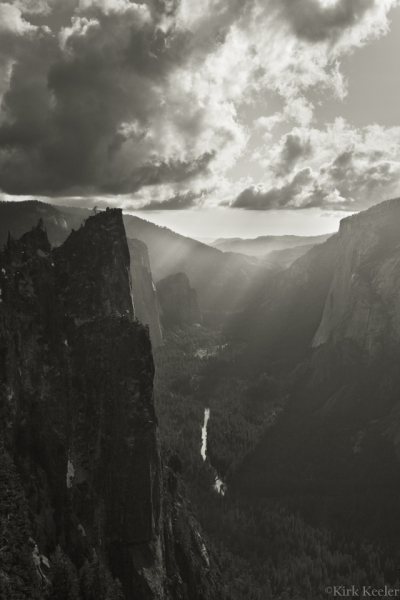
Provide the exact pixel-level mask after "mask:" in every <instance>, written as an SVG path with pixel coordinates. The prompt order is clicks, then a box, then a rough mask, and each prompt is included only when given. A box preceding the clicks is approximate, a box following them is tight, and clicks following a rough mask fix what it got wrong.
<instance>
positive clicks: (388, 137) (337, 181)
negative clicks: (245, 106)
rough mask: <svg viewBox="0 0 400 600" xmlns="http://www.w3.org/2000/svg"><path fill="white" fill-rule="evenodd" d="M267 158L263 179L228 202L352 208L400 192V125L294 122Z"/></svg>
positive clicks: (266, 206)
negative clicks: (302, 125)
mask: <svg viewBox="0 0 400 600" xmlns="http://www.w3.org/2000/svg"><path fill="white" fill-rule="evenodd" d="M266 151H267V152H268V156H267V158H266V159H265V162H264V165H265V167H266V179H267V183H263V184H260V185H258V186H254V185H253V186H249V187H247V188H246V189H244V190H243V191H242V192H241V193H240V194H239V195H238V196H237V197H236V199H235V200H234V201H232V202H231V204H230V206H231V207H233V208H245V209H248V210H272V209H274V210H275V209H283V208H292V209H300V208H312V207H320V208H324V209H332V210H349V211H356V210H360V209H362V208H365V207H366V206H370V205H371V204H375V203H377V202H379V201H381V200H384V199H386V198H388V197H390V196H396V195H398V194H399V193H400V127H392V128H388V129H385V128H384V127H380V126H379V125H372V126H369V127H365V128H362V129H356V128H352V127H351V126H350V125H349V124H348V123H347V122H346V121H344V120H343V119H336V121H335V122H334V123H332V124H329V125H327V126H326V128H325V129H324V130H318V129H313V128H294V129H293V130H292V131H291V132H290V133H288V134H287V135H285V136H283V137H282V139H281V140H280V141H279V142H278V143H277V144H276V145H275V147H273V148H272V149H271V150H270V149H267V150H266Z"/></svg>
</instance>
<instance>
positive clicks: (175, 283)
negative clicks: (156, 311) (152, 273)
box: [156, 273, 201, 327]
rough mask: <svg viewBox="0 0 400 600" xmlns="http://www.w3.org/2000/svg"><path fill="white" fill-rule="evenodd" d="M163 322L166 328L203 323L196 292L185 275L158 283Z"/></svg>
mask: <svg viewBox="0 0 400 600" xmlns="http://www.w3.org/2000/svg"><path fill="white" fill-rule="evenodd" d="M156 288H157V297H158V301H159V304H160V315H161V321H162V323H163V325H164V326H165V327H170V326H172V325H194V324H196V323H201V312H200V308H199V305H198V302H197V293H196V290H194V289H193V288H191V287H190V283H189V279H188V277H187V275H185V273H176V274H175V275H170V276H169V277H166V278H165V279H162V280H161V281H159V282H158V283H157V286H156Z"/></svg>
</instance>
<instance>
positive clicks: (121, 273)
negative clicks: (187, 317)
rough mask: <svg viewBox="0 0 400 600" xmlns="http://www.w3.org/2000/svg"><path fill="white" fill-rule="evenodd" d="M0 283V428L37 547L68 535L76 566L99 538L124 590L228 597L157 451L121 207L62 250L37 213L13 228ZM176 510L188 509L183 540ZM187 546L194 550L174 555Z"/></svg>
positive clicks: (65, 543)
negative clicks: (17, 235) (18, 230)
mask: <svg viewBox="0 0 400 600" xmlns="http://www.w3.org/2000/svg"><path fill="white" fill-rule="evenodd" d="M0 289H1V296H0V302H1V305H0V306H1V310H0V358H1V360H0V427H1V429H0V436H1V441H2V442H3V443H4V445H5V448H6V450H7V451H8V452H9V453H10V454H11V455H12V457H13V458H14V461H15V464H16V465H17V468H18V472H19V473H20V476H21V481H22V483H23V487H24V490H25V495H26V498H27V499H28V504H29V511H30V514H31V521H32V533H33V535H34V539H35V542H36V544H37V546H38V548H39V550H38V552H40V554H43V555H46V556H49V555H50V554H51V552H52V551H53V550H54V549H55V547H56V545H57V544H60V545H61V546H62V547H63V548H64V549H65V551H66V552H67V554H68V555H69V556H70V557H71V559H72V560H73V562H74V564H75V565H76V566H77V567H78V568H79V567H81V566H82V564H83V563H84V561H85V559H87V558H90V557H91V556H92V555H93V549H94V550H95V553H96V556H97V557H99V558H100V559H101V561H102V562H103V563H104V564H106V565H108V567H109V568H110V569H111V572H112V574H113V576H114V577H118V578H119V579H120V580H121V582H122V584H123V589H124V592H125V596H126V598H127V600H131V599H133V598H141V599H142V600H150V599H159V600H162V599H167V598H182V599H183V600H184V599H188V598H189V595H188V593H189V592H188V590H189V589H190V586H191V585H192V584H191V582H192V581H193V580H196V581H197V583H198V584H199V587H198V590H197V596H196V595H192V596H190V598H199V599H200V598H201V599H210V600H211V598H215V597H219V596H218V594H219V592H218V586H217V583H216V575H215V573H216V572H215V569H214V567H213V565H212V564H211V563H210V561H209V562H208V563H207V560H206V559H205V558H204V557H203V558H202V553H201V551H200V554H199V555H198V557H197V558H196V552H197V551H198V544H200V547H201V544H203V541H202V537H201V533H200V531H199V530H198V528H196V525H195V523H194V520H193V522H192V521H191V517H190V515H189V511H188V509H187V507H186V504H185V502H186V501H185V500H184V499H183V497H182V495H181V494H180V492H179V489H178V486H177V484H176V485H173V484H171V485H172V487H171V489H170V490H168V484H167V481H168V477H169V475H168V473H170V472H171V469H168V467H164V468H163V466H162V463H161V459H160V452H159V446H158V437H157V419H156V415H155V411H154V405H153V375H154V365H153V359H152V354H151V345H150V340H149V335H148V331H147V329H146V328H145V327H144V326H143V325H142V324H141V323H140V322H139V321H138V320H137V319H136V318H135V317H134V313H133V306H132V298H131V286H130V263H129V249H128V244H127V240H126V237H125V232H124V226H123V222H122V213H121V211H119V210H107V211H106V212H104V213H100V214H98V215H97V216H93V217H91V218H89V219H87V221H86V222H85V224H84V225H83V226H82V227H81V228H80V229H79V230H78V231H75V232H73V233H72V234H71V235H70V236H69V237H68V239H67V241H66V242H65V243H64V244H63V245H62V246H61V247H59V248H57V249H55V250H52V249H51V246H50V243H49V241H48V238H47V235H46V232H45V230H44V227H43V223H42V222H40V223H39V225H38V226H37V227H36V228H34V229H33V230H32V231H30V232H28V233H26V234H24V235H23V236H22V238H21V239H20V240H18V241H15V240H13V239H12V238H9V239H8V242H7V245H6V248H5V249H4V251H3V252H2V253H1V254H0ZM171 477H172V475H171ZM182 511H183V514H181V516H179V517H177V516H176V515H179V514H180V513H182ZM177 518H179V519H180V520H182V519H183V521H185V519H186V521H187V522H188V523H189V524H188V526H187V527H188V532H189V533H188V534H187V535H186V536H185V537H184V539H182V541H179V539H177V538H176V525H174V519H175V520H176V519H177ZM174 532H175V533H174ZM188 536H189V537H188ZM190 539H192V540H196V539H197V540H198V541H197V545H196V544H195V543H194V542H190ZM185 540H186V541H185ZM199 540H201V543H200V541H199ZM185 544H186V546H185ZM186 549H187V551H188V553H189V554H191V555H193V556H194V557H195V559H194V560H192V561H189V562H182V561H180V560H178V559H179V556H180V553H182V552H183V553H184V554H186ZM178 550H179V551H178ZM193 569H195V570H196V569H199V570H198V571H197V572H196V571H193ZM200 584H201V585H200Z"/></svg>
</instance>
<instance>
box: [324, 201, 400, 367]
mask: <svg viewBox="0 0 400 600" xmlns="http://www.w3.org/2000/svg"><path fill="white" fill-rule="evenodd" d="M343 340H351V341H353V342H354V343H356V344H357V346H359V347H360V348H362V349H363V350H365V351H366V352H367V353H368V354H369V355H370V356H375V357H378V356H379V355H381V354H382V351H383V349H384V347H387V346H390V345H393V344H397V343H398V342H399V341H400V201H399V200H391V201H388V202H384V203H382V204H379V205H378V206H375V207H374V208H372V209H370V210H368V211H365V212H364V213H361V214H358V215H354V216H352V217H348V218H347V219H343V220H342V221H341V224H340V230H339V234H338V246H337V255H336V266H335V272H334V276H333V281H332V284H331V287H330V290H329V294H328V298H327V301H326V305H325V310H324V314H323V318H322V321H321V324H320V326H319V328H318V331H317V332H316V334H315V337H314V340H313V346H314V347H318V346H321V345H322V344H325V343H327V342H331V343H333V344H335V343H338V342H340V341H343Z"/></svg>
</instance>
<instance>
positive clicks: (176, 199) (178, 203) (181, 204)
mask: <svg viewBox="0 0 400 600" xmlns="http://www.w3.org/2000/svg"><path fill="white" fill-rule="evenodd" d="M203 196H204V194H203V193H200V194H198V193H197V194H196V193H195V192H186V194H178V195H177V196H173V197H172V198H168V200H162V201H156V200H152V201H151V202H148V203H147V204H143V205H142V206H141V207H140V208H139V209H138V210H144V211H150V210H185V209H188V208H193V207H194V206H196V205H197V204H198V202H197V201H198V200H199V198H202V197H203Z"/></svg>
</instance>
